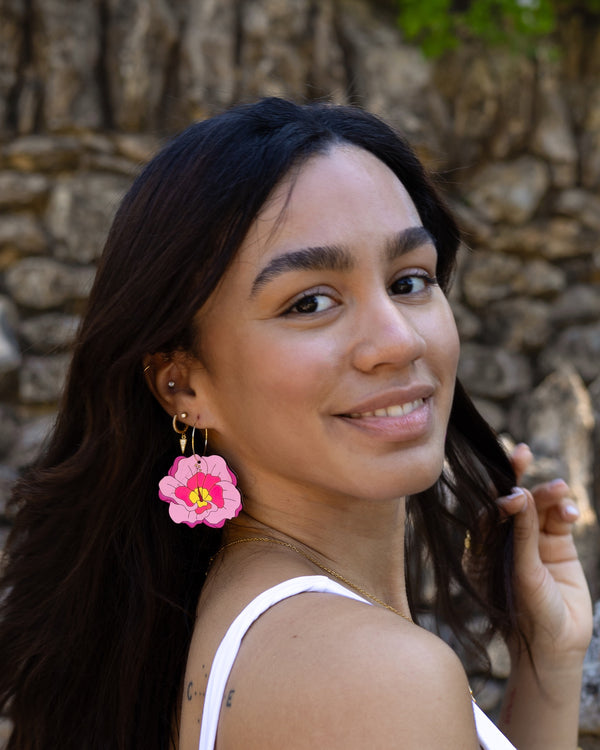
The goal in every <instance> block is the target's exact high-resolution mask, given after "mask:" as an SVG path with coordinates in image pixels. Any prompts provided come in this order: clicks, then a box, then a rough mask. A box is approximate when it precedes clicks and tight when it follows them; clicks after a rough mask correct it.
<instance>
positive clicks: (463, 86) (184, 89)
mask: <svg viewBox="0 0 600 750" xmlns="http://www.w3.org/2000/svg"><path fill="white" fill-rule="evenodd" d="M567 15H568V14H567ZM559 37H560V38H559V42H560V45H561V50H562V55H561V57H560V58H558V59H557V58H556V57H554V58H553V57H552V56H550V55H548V54H547V50H546V49H545V46H544V44H540V45H538V47H537V49H536V52H535V54H532V55H529V56H520V55H516V54H512V53H510V52H503V51H498V50H496V49H487V50H486V49H482V47H481V46H469V45H463V46H462V47H460V48H459V49H457V50H455V51H453V52H451V53H448V54H447V55H445V56H444V57H443V58H442V59H440V60H439V61H431V60H428V59H426V58H425V57H424V56H423V55H422V53H421V52H420V51H419V49H417V48H416V47H414V46H412V45H409V44H406V43H404V42H403V37H402V32H401V31H400V30H399V29H397V27H396V26H395V23H394V17H393V11H392V10H391V3H387V4H386V3H381V2H369V1H368V0H323V1H322V2H316V0H291V1H288V0H244V2H242V0H181V2H178V1H177V2H176V1H175V0H148V1H146V0H102V1H101V2H98V0H78V1H77V2H68V3H67V2H65V1H64V0H35V2H28V1H27V0H2V2H0V212H1V213H0V363H1V362H4V365H1V364H0V420H1V421H2V425H0V536H2V535H5V530H6V528H7V523H8V521H6V520H5V521H4V523H2V519H3V518H4V519H5V511H4V510H3V509H4V508H5V502H6V497H7V496H8V493H9V488H10V485H11V483H12V481H13V480H14V478H15V477H16V475H17V474H18V473H19V472H20V471H21V470H22V469H23V467H24V466H26V465H27V464H28V463H30V462H31V460H32V459H33V457H34V456H35V454H36V453H37V451H38V450H39V448H40V446H41V445H42V443H43V439H44V436H45V434H46V433H47V431H48V429H49V427H50V425H51V423H52V421H53V414H54V411H55V408H56V398H57V396H58V393H59V392H60V389H61V387H62V382H63V379H64V374H65V370H66V367H67V363H68V357H69V352H70V347H71V343H72V337H73V334H74V330H75V328H76V326H77V323H78V319H79V315H80V313H81V311H82V308H83V305H84V300H85V297H86V295H87V294H88V292H89V289H90V286H91V283H92V280H93V276H94V264H95V261H96V259H97V257H98V253H99V251H100V249H101V247H102V244H103V240H104V237H105V234H106V231H107V229H108V225H109V222H110V218H111V215H112V212H113V211H114V207H115V205H116V202H117V201H118V198H119V197H120V195H121V194H122V192H123V190H124V188H125V186H126V185H127V184H129V183H130V182H131V180H132V178H133V177H134V176H135V174H136V173H137V171H138V169H139V167H140V165H141V164H142V163H144V162H145V161H147V160H148V159H149V158H150V156H151V155H152V154H153V153H154V152H155V151H156V150H157V148H158V146H159V144H160V142H161V140H162V139H163V138H164V137H165V136H168V135H170V134H171V133H173V132H174V131H175V130H178V129H181V128H183V127H185V126H186V125H187V124H188V123H189V122H191V121H192V120H194V119H199V118H203V117H205V116H207V115H209V114H212V113H213V112H215V111H216V110H220V109H222V108H223V107H224V106H227V105H229V104H231V103H233V102H236V101H239V100H251V99H253V98H255V97H257V96H263V95H268V94H282V95H284V96H286V97H294V98H297V99H300V100H307V99H308V100H310V99H316V98H323V99H326V100H332V101H335V102H340V103H347V102H353V103H358V104H362V105H364V106H365V107H366V108H367V109H370V110H372V111H374V112H376V113H378V114H380V115H382V116H384V117H385V118H386V119H387V120H389V121H390V122H392V123H393V124H395V125H397V126H399V127H400V128H402V129H403V130H404V131H405V132H406V133H407V135H408V136H409V139H410V141H411V142H412V143H413V145H414V146H415V147H416V149H417V152H418V154H419V155H420V156H421V158H423V159H424V160H425V161H426V163H427V164H428V165H429V166H430V167H431V168H432V169H433V170H434V171H439V173H440V176H441V179H442V185H443V189H444V192H445V193H446V195H447V198H448V200H449V203H450V205H451V207H452V209H453V211H454V213H455V214H456V216H457V219H458V221H459V223H460V225H461V228H462V229H463V232H464V243H465V247H463V249H462V251H461V252H462V255H463V257H462V258H461V260H460V262H459V266H458V270H457V273H456V277H455V284H454V288H453V290H452V292H451V295H450V298H451V304H452V306H453V309H454V311H455V313H456V318H457V323H458V327H459V330H460V333H461V336H462V339H463V341H464V342H465V343H464V345H463V353H462V363H461V377H462V378H463V380H464V381H465V383H466V385H467V387H469V388H470V390H471V391H472V393H473V394H474V396H475V399H476V403H477V405H478V406H479V408H480V409H481V411H482V413H483V414H484V415H485V416H486V418H487V419H488V420H489V421H490V422H491V424H492V425H493V426H494V427H495V428H496V429H497V430H498V431H501V432H502V433H503V435H504V436H505V437H506V439H507V441H509V442H516V441H520V440H524V441H529V442H533V443H534V446H533V447H534V449H535V450H536V452H537V454H538V455H537V461H536V464H535V470H534V471H533V472H532V477H531V478H532V479H535V478H536V477H537V478H542V477H544V478H552V477H553V476H554V475H555V474H556V473H562V474H565V472H567V474H568V478H571V480H572V481H573V483H574V485H575V487H576V490H577V492H578V495H579V496H583V493H584V492H585V493H587V497H588V498H589V501H590V508H591V506H592V505H594V504H595V507H596V508H598V506H599V505H600V466H599V465H598V464H599V462H598V461H596V462H595V472H596V473H595V476H594V478H593V479H592V476H591V469H590V460H591V459H589V456H590V455H592V456H594V455H595V456H599V455H600V426H599V423H600V372H599V365H598V363H599V362H600V328H599V325H600V324H599V322H598V321H599V320H600V239H599V238H600V193H599V189H600V83H599V81H600V24H598V23H597V22H596V21H594V20H593V19H592V20H590V18H589V17H584V16H583V15H578V14H577V12H576V11H573V12H572V13H571V15H570V16H569V17H568V18H565V20H564V22H563V23H562V24H561V27H560V30H559ZM466 248H468V250H467V249H466ZM3 358H4V359H3ZM18 362H22V366H19V365H18ZM565 364H569V365H570V366H571V367H572V368H574V371H575V372H576V373H577V375H576V374H574V372H573V370H571V371H570V374H567V375H565V374H564V373H563V372H562V368H563V366H564V365H565ZM3 367H4V369H2V368H3ZM545 378H547V380H544V379H545ZM582 381H583V382H582ZM586 398H587V399H588V401H589V399H590V398H591V403H592V406H593V413H594V414H595V420H596V427H595V430H594V434H593V436H592V432H591V429H590V427H589V412H588V411H586V409H585V408H583V407H582V406H581V405H582V404H584V403H587V402H586ZM533 407H535V410H534V409H533ZM586 436H587V437H586ZM561 451H563V452H564V453H565V455H564V456H559V453H560V452H561ZM586 456H587V458H585V457H586ZM584 459H585V460H584ZM561 461H563V462H565V461H566V463H561ZM586 512H587V511H586ZM590 513H591V510H590ZM590 519H591V515H590ZM583 528H584V529H585V532H584V533H580V535H579V538H578V545H580V550H581V552H582V554H583V555H584V556H585V558H586V560H587V559H588V558H589V559H591V557H590V556H591V555H592V552H590V550H591V549H592V547H593V544H595V545H596V547H598V546H600V545H599V544H598V540H597V537H594V536H593V534H594V533H595V532H594V528H595V526H594V523H592V522H591V521H590V523H589V524H588V523H587V521H586V523H585V524H583ZM590 540H591V541H590ZM0 543H1V540H0ZM586 565H588V563H587V562H586ZM590 577H591V584H592V588H593V590H594V591H597V592H598V595H599V596H600V571H598V570H597V569H596V570H595V571H591V572H590ZM496 672H497V674H495V676H494V681H493V682H492V683H490V686H489V687H488V688H486V690H487V692H486V693H485V694H483V693H482V695H485V696H487V697H485V698H484V700H485V702H486V707H487V706H488V704H489V708H490V710H491V711H492V713H493V712H494V711H495V710H496V709H497V700H498V695H499V693H500V690H501V679H502V675H501V670H500V672H498V670H496ZM586 721H588V719H586ZM585 726H586V727H588V726H591V727H592V730H590V731H594V732H596V733H597V734H599V733H600V719H598V718H597V717H596V718H593V719H591V720H590V723H588V724H586V725H585ZM590 737H591V735H590V736H587V735H586V737H582V739H581V743H580V744H581V746H582V747H583V748H585V749H586V750H588V748H591V747H592V744H590V743H591V742H592V740H591V739H590Z"/></svg>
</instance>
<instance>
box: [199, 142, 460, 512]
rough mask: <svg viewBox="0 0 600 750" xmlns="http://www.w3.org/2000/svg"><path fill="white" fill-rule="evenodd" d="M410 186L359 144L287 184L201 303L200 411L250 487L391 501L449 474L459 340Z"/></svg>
mask: <svg viewBox="0 0 600 750" xmlns="http://www.w3.org/2000/svg"><path fill="white" fill-rule="evenodd" d="M435 272H436V250H435V247H434V245H433V242H432V240H431V238H430V237H429V235H428V233H427V232H426V230H425V229H424V228H423V226H422V223H421V220H420V218H419V215H418V213H417V210H416V208H415V206H414V204H413V203H412V201H411V199H410V198H409V196H408V194H407V192H406V190H405V189H404V187H403V186H402V184H401V183H400V181H399V180H398V178H397V177H396V176H395V175H394V174H393V172H392V171H391V170H390V169H389V168H388V167H386V166H385V165H384V164H383V163H382V162H380V161H379V160H378V159H376V158H375V157H374V156H373V155H372V154H370V153H369V152H367V151H363V150H362V149H359V148H356V147H353V146H346V145H344V146H336V147H334V148H332V149H331V151H329V152H328V153H327V154H325V155H319V156H314V157H312V158H311V159H310V160H309V161H308V162H307V163H305V164H304V165H303V167H302V168H301V169H300V171H299V173H298V174H297V175H296V176H295V178H294V179H293V181H292V180H291V179H288V180H285V181H284V182H283V183H282V184H281V185H280V186H279V187H278V188H277V189H276V190H275V191H274V193H273V195H272V197H271V199H270V200H269V201H268V203H267V205H265V207H264V209H263V211H262V213H261V214H260V215H259V216H258V218H257V220H256V221H255V222H254V224H253V226H252V227H251V229H250V231H249V233H248V235H247V237H246V239H245V241H244V243H243V244H242V246H241V249H240V251H239V253H238V255H237V257H236V259H235V261H234V263H233V265H232V266H231V267H230V269H229V270H228V271H227V273H226V275H225V276H224V278H223V280H222V282H221V284H220V285H219V286H218V287H217V289H216V290H215V291H214V293H213V294H212V296H211V298H210V299H209V301H208V303H207V304H206V305H205V306H204V308H203V309H202V310H201V311H200V313H199V314H198V318H197V322H198V331H199V346H198V350H199V352H200V356H201V360H202V365H201V366H200V365H198V366H196V367H193V368H192V377H193V387H194V389H195V391H196V394H197V396H198V414H199V424H201V425H202V426H205V425H206V426H207V427H209V429H210V440H211V444H212V447H213V448H214V449H218V450H219V452H221V453H223V455H224V456H225V457H226V458H227V459H228V460H229V461H230V463H231V465H232V468H233V469H234V471H236V473H237V474H238V476H239V479H240V485H241V488H242V490H243V492H244V493H245V494H246V496H247V497H248V496H249V497H251V498H257V497H261V496H262V497H264V496H267V495H269V494H273V496H274V497H279V498H282V497H284V498H286V499H291V498H294V497H296V498H310V499H324V498H327V499H328V501H330V502H337V500H339V499H340V498H342V497H343V498H348V497H352V498H355V499H358V500H365V501H366V500H375V499H392V498H397V497H400V496H402V495H405V494H410V493H414V492H417V491H420V490H423V489H425V488H427V487H429V486H431V485H432V484H433V483H434V482H435V481H436V479H437V478H438V476H439V474H440V471H441V467H442V463H443V458H444V439H445V434H446V425H447V421H448V416H449V411H450V406H451V402H452V395H453V388H454V380H455V374H456V366H457V359H458V349H459V346H458V338H457V333H456V327H455V324H454V319H453V317H452V314H451V311H450V308H449V305H448V302H447V300H446V298H445V296H444V294H443V293H442V291H441V290H440V288H439V287H438V286H437V285H436V283H435V279H434V277H435Z"/></svg>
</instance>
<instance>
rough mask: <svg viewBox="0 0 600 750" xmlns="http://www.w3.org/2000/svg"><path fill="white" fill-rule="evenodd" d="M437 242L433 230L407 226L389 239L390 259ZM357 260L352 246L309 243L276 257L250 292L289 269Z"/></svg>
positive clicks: (350, 264) (346, 266) (335, 266)
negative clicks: (350, 248) (352, 253)
mask: <svg viewBox="0 0 600 750" xmlns="http://www.w3.org/2000/svg"><path fill="white" fill-rule="evenodd" d="M427 244H431V245H434V246H435V243H434V241H433V238H432V236H431V234H430V233H429V232H428V231H427V230H426V229H425V227H423V226H414V227H408V228H407V229H403V230H402V231H401V232H398V234H396V235H395V236H394V237H392V238H390V239H389V240H388V241H387V242H386V247H385V254H386V258H387V260H394V259H395V258H398V257H400V256H401V255H404V253H408V252H410V251H411V250H415V249H416V248H417V247H421V246H422V245H427ZM354 265H355V261H354V258H353V257H352V255H351V254H350V252H349V251H348V250H346V249H345V248H343V247H340V246H339V245H322V246H316V247H305V248H302V249H300V250H294V251H293V252H291V253H283V254H282V255H277V256H276V257H275V258H272V259H271V260H270V261H269V262H268V263H267V265H266V266H265V267H264V268H263V269H262V270H261V271H260V272H259V273H258V275H257V276H256V278H255V279H254V281H253V282H252V290H251V292H250V296H251V297H253V296H254V295H255V294H256V293H257V292H258V291H260V289H262V288H263V287H264V286H266V285H267V284H268V283H269V282H270V281H272V280H273V279H274V278H276V277H277V276H280V275H281V274H283V273H285V272H286V271H351V270H352V269H353V268H354Z"/></svg>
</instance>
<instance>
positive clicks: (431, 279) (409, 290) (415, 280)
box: [390, 273, 437, 296]
mask: <svg viewBox="0 0 600 750" xmlns="http://www.w3.org/2000/svg"><path fill="white" fill-rule="evenodd" d="M436 284H437V279H436V278H435V276H429V274H426V273H411V274H409V275H407V276H402V277H401V278H399V279H396V281H394V283H393V284H392V285H391V286H390V291H391V293H392V294H393V295H401V296H406V295H411V294H423V293H424V292H427V291H428V289H429V287H431V286H434V285H436Z"/></svg>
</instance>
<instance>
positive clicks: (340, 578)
mask: <svg viewBox="0 0 600 750" xmlns="http://www.w3.org/2000/svg"><path fill="white" fill-rule="evenodd" d="M245 542H270V543H271V544H278V545H279V546H280V547H286V548H287V549H291V550H293V551H294V552H296V553H298V554H299V555H301V556H302V557H304V558H305V559H306V560H308V561H309V562H311V563H312V564H313V565H316V566H317V568H320V569H321V570H322V571H324V572H325V573H327V574H328V575H330V576H331V577H332V578H336V579H337V580H338V581H341V583H345V584H346V586H349V587H350V588H351V589H354V591H356V592H357V593H359V594H362V596H364V597H366V598H367V599H370V600H371V601H373V602H375V603H376V604H379V606H381V607H384V608H385V609H389V610H390V612H393V613H394V614H395V615H398V616H399V617H402V618H404V619H405V620H407V621H408V622H410V623H412V620H411V618H410V617H407V616H406V615H404V614H402V612H400V610H398V609H396V608H395V607H392V605H391V604H386V603H385V602H384V601H382V600H381V599H378V598H377V597H376V596H375V595H374V594H369V592H368V591H365V590H364V589H361V587H360V586H357V585H356V584H355V583H352V581H349V580H348V579H347V578H345V577H344V576H343V575H341V573H338V572H337V571H336V570H332V569H331V568H328V567H327V566H325V565H323V564H322V563H320V562H319V561H318V560H317V559H316V558H315V557H313V556H312V555H309V554H308V553H307V552H304V550H301V549H300V548H299V547H296V546H295V545H293V544H290V542H284V541H283V540H281V539H273V538H272V537H270V536H245V537H242V538H241V539H234V541H233V542H228V543H227V544H224V545H223V546H222V547H220V548H219V549H218V550H217V552H215V554H214V555H213V556H212V557H211V558H210V561H209V568H210V566H211V565H212V563H213V560H214V559H215V557H217V555H218V554H219V553H220V552H222V551H223V550H224V549H227V548H228V547H233V546H234V545H236V544H244V543H245Z"/></svg>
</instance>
